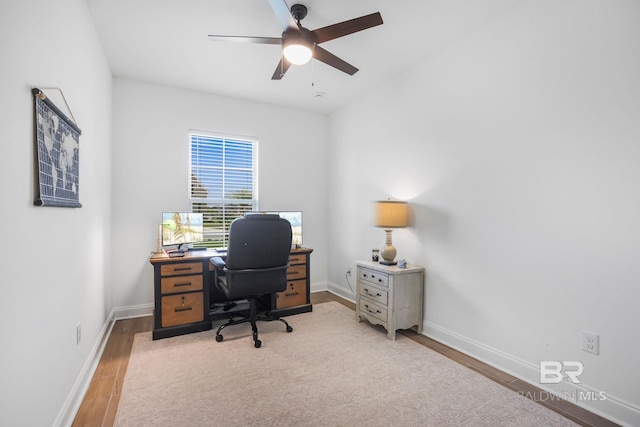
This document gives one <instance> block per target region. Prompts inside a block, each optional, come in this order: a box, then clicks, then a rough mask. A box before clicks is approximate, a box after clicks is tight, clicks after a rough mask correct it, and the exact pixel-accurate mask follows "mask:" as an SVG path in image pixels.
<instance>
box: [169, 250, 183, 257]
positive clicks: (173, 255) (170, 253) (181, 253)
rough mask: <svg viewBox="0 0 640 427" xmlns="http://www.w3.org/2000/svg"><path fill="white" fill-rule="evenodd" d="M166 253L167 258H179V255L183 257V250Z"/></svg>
mask: <svg viewBox="0 0 640 427" xmlns="http://www.w3.org/2000/svg"><path fill="white" fill-rule="evenodd" d="M167 255H169V258H179V257H183V256H184V252H182V251H169V252H167Z"/></svg>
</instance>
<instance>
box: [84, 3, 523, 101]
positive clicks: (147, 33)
mask: <svg viewBox="0 0 640 427" xmlns="http://www.w3.org/2000/svg"><path fill="white" fill-rule="evenodd" d="M86 1H87V4H88V5H89V8H90V10H91V13H92V15H93V19H94V22H95V25H96V27H97V30H98V33H99V37H100V39H101V40H102V43H103V46H104V49H105V53H106V55H107V58H108V60H109V64H110V66H111V69H112V72H113V75H114V76H117V77H123V78H129V79H135V80H142V81H147V82H152V83H158V84H163V85H169V86H174V87H179V88H185V89H192V90H197V91H204V92H208V93H214V94H218V95H224V96H230V97H234V98H241V99H248V100H252V101H258V102H265V103H269V104H277V105H283V106H289V107H295V108H301V109H305V110H311V111H316V112H323V113H330V112H332V111H335V110H336V109H338V108H340V107H341V106H343V105H345V104H346V103H348V102H349V101H350V100H352V99H353V98H355V97H357V96H359V95H360V94H362V93H365V92H366V91H367V89H369V88H371V87H373V86H375V85H376V84H377V83H378V82H380V81H383V80H385V79H387V78H391V77H393V76H396V75H398V74H400V73H402V72H403V70H405V69H406V68H407V67H409V66H411V65H412V64H415V63H416V62H418V61H420V60H422V59H423V58H425V57H426V56H428V55H430V54H432V53H433V52H436V51H438V50H439V49H442V48H443V47H445V46H447V45H449V44H451V43H455V42H456V41H457V40H460V39H461V38H463V37H466V36H469V35H472V33H473V32H474V31H477V30H479V29H480V28H482V26H484V25H486V24H487V23H488V22H490V21H492V20H493V19H495V18H496V17H497V16H498V15H501V14H503V13H506V12H507V11H508V10H510V9H512V8H513V7H515V6H517V5H518V4H519V3H521V2H522V1H523V0H386V1H385V0H299V1H295V0H287V4H288V5H289V6H291V5H292V4H294V3H301V4H304V5H305V6H307V8H308V10H309V13H308V15H307V17H306V18H305V19H304V20H303V21H302V25H303V26H304V27H306V28H309V29H310V30H314V29H316V28H320V27H324V26H327V25H331V24H335V23H338V22H342V21H345V20H348V19H352V18H356V17H359V16H362V15H367V14H370V13H373V12H380V13H381V14H382V19H383V21H384V24H383V25H381V26H378V27H374V28H370V29H368V30H364V31H361V32H358V33H354V34H351V35H348V36H345V37H342V38H339V39H336V40H332V41H329V42H326V43H323V44H322V47H324V48H325V49H326V50H328V51H330V52H331V53H333V54H335V55H337V56H339V57H340V58H342V59H344V60H345V61H347V62H349V63H350V64H352V65H354V66H356V67H358V68H359V69H360V71H359V72H358V73H356V74H355V75H353V76H349V75H347V74H345V73H343V72H341V71H338V70H336V69H334V68H332V67H329V66H327V65H325V64H324V63H321V62H318V61H315V60H313V61H311V63H309V64H306V65H303V66H292V67H291V68H290V69H289V71H288V72H287V73H286V75H285V76H284V78H283V79H282V80H281V81H273V80H271V75H272V74H273V72H274V70H275V69H276V66H277V64H278V61H279V59H280V47H279V46H277V45H259V44H255V45H254V44H244V43H243V44H238V43H224V42H213V41H210V40H209V39H208V37H207V35H208V34H219V35H246V36H266V37H280V35H281V33H282V29H281V27H280V24H279V23H278V21H277V20H276V17H275V15H274V13H273V11H272V10H271V7H270V6H269V3H268V0H86ZM318 93H323V94H324V96H322V97H318V96H316V94H318Z"/></svg>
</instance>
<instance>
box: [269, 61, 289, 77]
mask: <svg viewBox="0 0 640 427" xmlns="http://www.w3.org/2000/svg"><path fill="white" fill-rule="evenodd" d="M289 67H291V62H289V61H287V59H286V58H285V57H284V56H283V57H282V58H280V62H278V67H277V68H276V70H275V71H274V72H273V76H271V80H281V79H282V78H283V77H284V73H286V72H287V70H288V69H289Z"/></svg>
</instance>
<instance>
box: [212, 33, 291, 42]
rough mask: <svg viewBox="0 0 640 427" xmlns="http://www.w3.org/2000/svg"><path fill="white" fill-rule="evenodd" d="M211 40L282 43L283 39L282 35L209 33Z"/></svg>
mask: <svg viewBox="0 0 640 427" xmlns="http://www.w3.org/2000/svg"><path fill="white" fill-rule="evenodd" d="M209 40H212V41H218V42H237V43H261V44H282V39H281V38H280V37H253V36H217V35H214V34H209Z"/></svg>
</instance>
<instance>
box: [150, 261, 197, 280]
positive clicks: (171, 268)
mask: <svg viewBox="0 0 640 427" xmlns="http://www.w3.org/2000/svg"><path fill="white" fill-rule="evenodd" d="M196 273H197V274H200V273H202V263H201V262H176V263H168V264H163V265H161V266H160V275H161V276H162V277H165V276H177V275H178V274H196Z"/></svg>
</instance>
